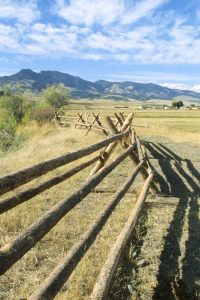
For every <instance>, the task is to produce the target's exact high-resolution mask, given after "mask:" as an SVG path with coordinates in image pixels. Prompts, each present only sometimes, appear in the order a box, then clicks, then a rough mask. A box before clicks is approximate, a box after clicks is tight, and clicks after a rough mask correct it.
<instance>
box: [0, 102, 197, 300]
mask: <svg viewBox="0 0 200 300" xmlns="http://www.w3.org/2000/svg"><path fill="white" fill-rule="evenodd" d="M115 105H116V102H112V101H109V102H102V101H99V102H96V103H93V102H91V101H89V102H85V101H79V102H78V105H77V104H74V103H73V102H72V103H71V104H70V105H69V106H68V107H67V108H66V114H70V115H72V114H75V113H76V112H79V111H88V112H93V111H95V112H97V111H100V112H101V115H102V117H104V116H106V115H107V114H109V115H110V114H113V112H114V111H118V110H115V109H113V107H114V106H115ZM117 105H119V103H118V102H117ZM120 105H123V103H120ZM124 105H125V104H124ZM132 111H133V112H134V114H135V118H134V125H135V129H136V131H137V133H138V135H139V136H140V138H141V139H142V140H143V143H145V145H146V148H147V150H148V153H149V156H150V161H151V163H152V166H153V168H155V170H156V172H157V175H156V176H157V177H158V180H159V181H160V184H161V188H162V194H161V195H160V196H159V197H156V198H155V197H154V196H152V195H149V197H148V199H147V202H146V206H145V209H144V212H143V214H142V216H141V218H140V221H139V223H138V225H137V228H136V230H135V231H134V233H133V237H132V239H131V241H130V243H129V245H128V246H127V248H126V251H125V253H124V257H123V259H122V263H121V265H120V267H119V269H118V272H117V275H116V278H115V281H114V285H113V288H112V291H111V294H110V297H111V299H119V300H120V299H132V300H133V299H198V297H199V296H200V278H199V275H200V274H199V269H200V267H199V268H198V266H199V261H200V254H199V252H198V251H199V250H198V249H199V248H200V247H198V246H199V245H200V240H199V229H200V228H199V226H200V225H199V221H198V213H199V212H198V205H199V189H198V188H199V180H200V178H199V177H198V176H199V171H198V170H199V167H200V122H199V120H200V111H159V110H155V111H154V110H153V111H139V110H136V109H135V108H132V109H129V110H125V113H130V112H132ZM21 130H23V129H21ZM24 130H26V131H27V132H29V133H30V136H31V138H30V139H29V140H27V141H26V142H25V144H24V145H23V147H22V148H20V149H19V150H17V151H15V152H9V153H7V154H6V155H5V156H4V157H1V158H0V173H1V176H2V175H4V174H8V173H9V172H11V171H14V170H18V169H21V168H24V167H27V166H30V165H32V164H34V163H38V162H41V161H44V160H46V159H48V158H52V157H54V156H59V155H60V154H63V153H66V152H69V151H73V150H75V149H79V148H81V147H83V146H86V145H88V144H92V143H94V142H95V141H98V140H101V139H102V136H100V135H98V134H97V133H94V132H92V131H91V132H90V133H89V135H87V136H84V131H83V130H81V129H74V128H71V127H66V128H61V127H58V126H56V125H55V124H49V125H44V126H42V127H38V125H37V124H36V123H35V122H32V123H31V124H28V125H27V126H26V128H25V129H24ZM170 151H171V152H170ZM119 153H121V150H120V148H117V151H116V153H115V154H114V155H113V157H112V159H114V158H115V157H116V155H117V154H119ZM84 160H85V159H82V160H81V161H84ZM73 165H74V163H71V164H70V165H69V166H67V167H62V168H59V169H58V170H55V171H54V172H53V174H54V175H56V174H60V173H61V172H62V171H63V170H67V169H69V168H71V167H72V166H73ZM91 168H92V167H89V168H88V169H87V170H85V171H84V172H81V173H79V174H77V175H76V176H74V177H72V178H70V179H69V180H68V181H66V182H64V183H62V184H59V185H58V186H55V187H53V188H51V189H49V190H47V191H45V192H43V193H42V194H41V195H39V196H37V197H35V198H33V199H31V200H30V201H28V202H26V203H24V204H22V205H20V206H19V207H17V208H15V209H13V210H11V211H9V212H7V213H4V214H3V215H2V216H1V219H0V224H1V225H0V245H4V244H5V243H6V242H9V241H11V240H12V239H13V238H14V237H16V236H17V234H18V233H19V232H21V231H22V230H23V229H24V228H26V227H27V226H28V225H29V224H31V223H33V222H34V221H35V220H36V219H37V218H38V216H41V215H42V214H43V213H44V212H45V211H47V210H48V209H49V208H50V207H52V206H53V205H54V204H55V203H57V202H58V201H59V200H62V199H63V198H65V197H66V196H68V195H69V194H70V193H71V192H73V191H74V190H76V189H77V187H78V186H79V185H80V184H81V183H83V182H84V181H85V179H86V178H87V177H88V175H89V172H90V170H91ZM131 170H132V168H131V167H130V162H129V160H128V159H126V160H125V161H124V162H123V163H122V165H120V166H119V167H118V168H117V169H116V170H114V171H113V172H112V173H111V174H110V175H109V176H108V177H107V178H106V179H105V180H104V181H103V182H102V183H101V184H100V185H99V186H98V188H97V190H96V191H94V193H92V194H91V195H90V196H88V197H86V198H85V199H84V200H83V201H82V202H81V203H80V204H79V205H77V206H76V207H75V208H74V209H73V210H72V211H71V212H69V213H68V214H67V216H66V217H64V218H63V219H62V220H61V221H60V222H59V223H58V224H57V225H56V226H55V228H54V229H52V230H51V231H50V233H49V234H47V235H46V236H45V237H44V238H43V239H42V241H40V242H39V243H38V244H37V246H35V247H34V248H33V249H32V250H31V251H30V252H29V253H28V254H27V255H25V256H24V257H23V258H22V259H21V260H20V261H19V262H17V263H16V264H15V265H14V266H13V267H12V268H11V269H10V270H9V271H8V272H7V273H6V274H5V275H4V276H2V278H1V279H0V299H2V300H4V299H26V298H27V297H28V296H30V294H31V293H32V292H33V291H34V290H35V289H36V287H38V286H39V283H41V282H42V281H43V279H44V278H45V277H46V276H47V274H49V272H50V271H51V270H52V269H53V267H54V266H56V265H57V263H58V262H59V261H60V260H61V259H62V257H63V256H64V255H65V253H67V251H68V250H69V249H70V248H71V246H72V245H73V243H74V242H75V241H77V240H78V239H79V237H80V236H81V234H82V233H83V232H84V231H85V230H86V229H87V228H88V226H89V224H90V223H91V222H92V221H93V220H95V218H96V216H97V215H98V213H99V212H100V211H101V210H102V208H103V207H104V205H105V204H106V203H107V201H108V200H109V199H111V198H112V196H113V194H114V192H115V191H116V187H118V188H119V187H120V186H121V185H122V184H123V182H124V181H125V179H126V178H127V176H128V175H129V174H130V172H131ZM49 176H50V175H48V174H47V175H44V176H42V178H41V179H36V180H34V181H32V182H31V183H29V184H26V187H29V186H30V187H31V186H32V185H34V184H35V183H39V182H40V181H41V180H43V179H46V178H49ZM140 186H141V179H140V178H139V179H138V180H137V181H136V183H135V184H134V185H133V187H132V188H131V189H130V191H129V193H127V195H126V197H124V199H123V200H122V201H121V203H120V204H119V205H118V207H117V209H116V210H115V212H114V213H113V214H112V216H111V218H110V219H109V221H108V222H107V224H106V226H105V227H104V229H103V231H102V233H101V235H100V236H99V237H98V238H97V240H96V241H95V243H94V244H93V246H92V247H91V249H90V250H89V251H88V252H87V254H86V255H85V257H84V258H83V260H82V261H81V262H80V264H79V265H78V266H77V268H76V270H75V271H74V272H73V273H72V275H71V277H70V279H69V281H68V282H67V283H66V284H65V285H64V287H63V288H62V290H61V291H60V293H59V294H58V295H57V297H56V299H77V300H79V299H88V298H89V295H90V293H91V291H92V288H93V285H94V283H95V279H96V277H97V275H98V273H99V271H100V269H101V266H102V265H103V262H104V261H105V259H106V256H107V255H108V253H109V251H110V249H111V247H112V244H113V243H114V241H115V239H116V237H117V236H118V234H119V232H120V230H121V229H122V227H123V224H124V222H125V220H126V219H127V216H128V214H129V212H130V211H131V208H132V207H133V204H134V202H135V201H136V199H137V196H138V193H139V187H140ZM21 190H23V188H18V189H17V191H21ZM102 191H103V193H102ZM12 194H13V193H12V192H11V193H10V195H12ZM191 253H193V254H191ZM189 274H190V276H189Z"/></svg>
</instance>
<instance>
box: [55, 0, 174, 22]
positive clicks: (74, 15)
mask: <svg viewBox="0 0 200 300" xmlns="http://www.w3.org/2000/svg"><path fill="white" fill-rule="evenodd" d="M167 1H169V0H137V1H134V2H133V3H132V4H131V3H130V2H129V1H124V0H109V1H107V0H95V1H91V0H73V1H72V0H71V1H67V2H65V1H64V0H56V10H55V11H56V12H57V14H58V15H59V16H60V17H62V18H64V19H65V20H67V21H69V22H70V23H72V24H76V25H80V24H83V25H86V26H91V25H93V24H100V25H102V26H104V25H108V24H113V23H119V24H121V25H127V24H133V23H135V22H137V21H139V20H140V19H142V18H148V17H150V16H151V15H152V13H153V12H154V11H155V10H156V9H157V8H158V7H160V6H161V5H162V4H164V3H166V2H167Z"/></svg>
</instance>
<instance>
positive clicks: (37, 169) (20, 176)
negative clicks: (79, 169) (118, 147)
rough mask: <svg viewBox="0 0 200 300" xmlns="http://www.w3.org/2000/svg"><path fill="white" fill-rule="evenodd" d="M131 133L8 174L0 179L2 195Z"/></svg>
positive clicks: (127, 132)
mask: <svg viewBox="0 0 200 300" xmlns="http://www.w3.org/2000/svg"><path fill="white" fill-rule="evenodd" d="M129 133H130V131H129V130H127V131H126V132H122V133H120V134H118V135H115V136H112V137H109V138H107V139H104V140H103V141H100V142H98V143H96V144H93V145H90V146H87V147H85V148H82V149H80V150H77V151H74V152H70V153H67V154H64V155H61V156H58V157H55V158H53V159H49V160H46V161H45V162H42V163H39V164H37V165H33V166H31V167H28V168H25V169H23V170H20V171H17V172H14V173H11V174H8V175H6V176H4V177H2V178H0V195H3V194H5V193H6V192H9V191H11V190H13V189H15V188H17V187H19V186H21V185H23V184H25V183H27V182H29V181H31V180H32V179H35V178H37V177H39V176H41V175H44V174H46V173H48V172H49V171H52V170H54V169H56V168H58V167H61V166H63V165H65V164H68V163H70V162H72V161H75V160H77V159H80V158H82V157H84V156H86V155H89V154H92V153H94V152H95V151H98V150H100V149H101V148H103V147H105V146H107V145H109V144H110V143H112V142H114V141H117V140H119V139H121V138H123V137H125V136H127V135H129Z"/></svg>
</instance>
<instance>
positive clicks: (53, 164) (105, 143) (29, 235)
mask: <svg viewBox="0 0 200 300" xmlns="http://www.w3.org/2000/svg"><path fill="white" fill-rule="evenodd" d="M86 116H87V118H86ZM58 117H59V115H57V118H58ZM78 118H79V119H78V120H77V121H76V124H77V123H79V122H80V120H82V122H83V121H84V122H83V124H84V123H85V124H86V126H87V127H86V128H87V133H88V132H89V131H90V129H91V128H92V126H91V125H94V124H95V123H97V125H98V126H99V127H102V130H105V127H104V126H102V123H101V121H100V120H99V114H93V122H92V124H91V123H90V124H89V122H88V115H85V117H84V114H79V115H78ZM132 119H133V115H132V114H130V115H129V116H127V117H126V118H125V117H124V115H123V114H117V113H115V119H111V118H107V128H108V129H107V130H109V132H110V133H109V137H108V136H107V137H106V138H105V139H104V140H102V141H100V142H97V143H95V144H93V145H89V146H87V147H85V148H82V149H79V150H77V151H74V152H70V153H67V154H64V155H62V156H59V157H55V158H53V159H50V160H47V161H45V162H42V163H39V164H37V165H34V166H31V167H28V168H25V169H23V170H20V171H17V172H14V173H11V174H8V175H5V176H3V177H2V178H0V195H3V194H6V193H8V192H10V191H13V190H15V189H16V188H17V187H19V186H22V185H24V184H25V183H27V182H29V181H31V180H33V179H35V178H38V177H40V176H42V175H44V174H46V173H48V172H51V171H53V170H55V169H57V168H59V167H61V166H63V165H67V164H68V163H70V162H74V161H76V160H78V159H80V158H83V157H86V156H88V155H90V154H93V153H95V152H97V151H98V150H101V149H103V150H101V152H100V153H99V154H96V156H94V157H93V158H91V159H89V160H87V161H86V162H83V163H79V164H78V165H77V166H75V167H73V168H71V169H70V170H68V171H65V172H64V171H63V172H64V173H63V174H61V175H57V176H55V175H52V176H54V177H52V178H51V179H48V180H46V181H43V182H41V183H39V184H35V186H33V187H32V188H29V189H28V188H27V189H25V190H24V191H22V192H20V193H17V192H16V195H14V196H7V197H6V198H4V199H0V214H2V213H5V212H7V211H9V210H11V209H13V208H14V207H16V206H18V205H21V204H22V203H23V202H25V201H28V200H29V199H31V198H33V197H35V196H36V195H38V194H40V193H41V192H43V191H45V190H46V189H49V188H51V187H52V186H54V185H57V184H59V183H61V182H63V181H65V180H67V179H68V178H70V177H71V176H73V175H75V174H77V173H78V172H81V171H82V170H84V169H85V168H87V167H89V166H91V165H92V164H94V163H96V165H95V166H94V167H93V169H92V171H91V173H90V176H89V178H87V179H86V181H85V182H84V183H83V184H82V185H81V186H80V187H79V188H77V190H76V191H75V192H73V193H72V194H71V195H69V196H68V197H66V198H65V199H63V200H61V201H59V202H58V203H57V204H55V205H54V206H53V207H51V208H50V209H49V210H47V211H46V212H45V213H44V214H43V215H42V216H41V217H40V218H38V219H37V220H36V221H35V223H33V224H31V225H30V226H29V227H28V228H26V229H25V230H24V231H22V232H21V233H20V234H19V235H18V236H17V237H15V239H14V240H12V241H10V242H9V243H7V244H6V245H4V246H2V247H1V248H0V275H4V273H5V272H6V271H7V270H8V269H9V268H11V267H12V266H13V265H14V264H15V263H16V262H17V261H18V260H19V259H20V258H22V257H23V256H24V255H25V254H26V253H27V252H28V251H29V250H30V249H31V248H32V247H34V246H35V245H36V244H37V243H38V242H39V241H40V240H41V239H42V238H43V237H44V236H45V235H46V234H47V233H48V232H49V231H50V230H51V229H52V228H53V227H54V226H56V224H57V223H58V222H59V221H60V220H61V219H62V218H63V217H64V216H66V214H67V213H68V212H69V211H70V210H72V209H73V208H74V207H75V206H76V205H77V204H78V203H80V202H81V201H82V200H83V199H84V198H85V197H86V196H87V195H89V194H90V193H91V192H92V191H93V190H94V189H95V188H96V187H97V186H98V185H99V184H100V182H101V181H102V180H103V179H104V178H106V176H107V175H108V174H109V173H110V172H112V171H113V170H114V169H115V168H116V167H117V166H118V165H119V164H120V163H121V162H122V161H124V160H125V159H126V158H127V157H129V159H130V160H131V161H132V163H133V170H132V173H131V175H130V177H129V178H127V180H126V181H125V183H124V184H123V185H122V186H121V188H119V190H118V191H117V192H116V193H115V194H114V196H113V198H112V199H111V200H110V201H109V202H108V203H107V204H106V205H105V207H104V209H103V210H102V211H101V212H100V213H99V215H98V216H97V217H96V219H95V221H94V222H93V223H92V224H90V226H89V228H88V230H87V231H86V232H85V233H83V235H82V236H81V237H80V239H79V240H78V241H77V242H76V243H75V244H74V245H73V246H72V248H71V249H70V250H69V251H68V253H67V254H66V255H65V257H63V259H62V260H61V261H60V263H59V264H58V265H57V266H56V267H55V268H54V269H53V270H52V272H51V273H50V274H49V276H47V277H46V279H45V280H44V282H43V283H42V284H41V285H40V286H39V288H38V289H37V290H36V291H34V292H33V294H32V295H31V296H30V299H31V300H36V299H53V298H54V297H55V296H56V294H57V293H58V292H59V290H60V289H61V287H62V286H63V285H64V283H65V282H66V281H67V280H68V278H69V276H70V274H71V273H72V272H73V271H74V269H75V267H76V266H77V264H78V263H79V261H80V260H81V259H82V257H83V256H84V255H85V253H86V252H87V250H88V249H89V248H90V246H91V245H92V244H93V243H94V241H95V240H96V237H97V236H98V234H99V233H100V232H101V230H102V228H103V226H104V225H105V224H106V222H107V220H108V219H109V217H110V215H111V214H112V212H113V211H114V209H115V208H116V206H117V205H118V203H119V202H120V200H121V199H122V198H123V197H124V195H125V194H126V193H127V192H128V190H129V188H130V187H131V185H132V184H133V182H134V180H135V179H136V177H137V175H138V174H141V175H142V178H143V180H144V184H143V186H142V188H141V192H140V195H139V197H138V200H137V202H136V204H135V206H134V207H133V210H132V212H131V214H130V216H129V218H128V220H127V222H126V223H125V225H124V228H123V229H122V231H121V233H120V235H119V236H118V238H117V240H116V242H115V243H114V245H113V248H112V249H111V252H110V254H109V255H108V258H107V260H106V262H105V264H104V266H103V268H102V270H101V272H100V274H99V277H98V278H97V281H96V284H95V286H94V290H93V292H92V295H91V299H93V300H97V299H107V298H106V297H107V295H108V292H109V289H110V287H111V284H112V281H113V277H114V273H115V270H116V268H117V266H118V264H119V261H120V257H121V254H122V252H123V249H124V247H125V245H126V243H127V241H128V239H129V237H130V234H131V232H132V230H133V228H134V226H135V224H136V222H137V219H138V216H139V213H140V212H141V210H142V207H143V204H144V201H145V199H146V197H147V195H148V191H149V189H151V191H152V192H153V193H155V192H157V191H158V188H157V186H156V183H155V182H154V180H153V171H152V170H151V168H150V165H149V163H148V157H147V154H146V151H145V148H144V146H143V145H142V143H141V142H140V140H139V137H137V135H136V133H135V131H134V129H133V128H132ZM88 124H89V125H88ZM106 132H108V131H106ZM118 144H119V145H120V146H121V148H122V149H123V151H122V153H121V154H120V155H119V156H118V157H117V158H116V159H114V160H113V161H111V162H109V163H108V159H109V158H110V157H111V156H112V153H113V152H114V150H115V148H116V146H117V145H118Z"/></svg>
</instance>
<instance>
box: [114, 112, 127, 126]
mask: <svg viewBox="0 0 200 300" xmlns="http://www.w3.org/2000/svg"><path fill="white" fill-rule="evenodd" d="M114 115H115V117H116V119H117V123H116V125H115V126H117V124H118V123H119V125H120V126H122V125H123V123H124V121H125V120H123V119H122V118H121V117H120V116H119V115H118V114H117V113H116V112H115V113H114Z"/></svg>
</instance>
